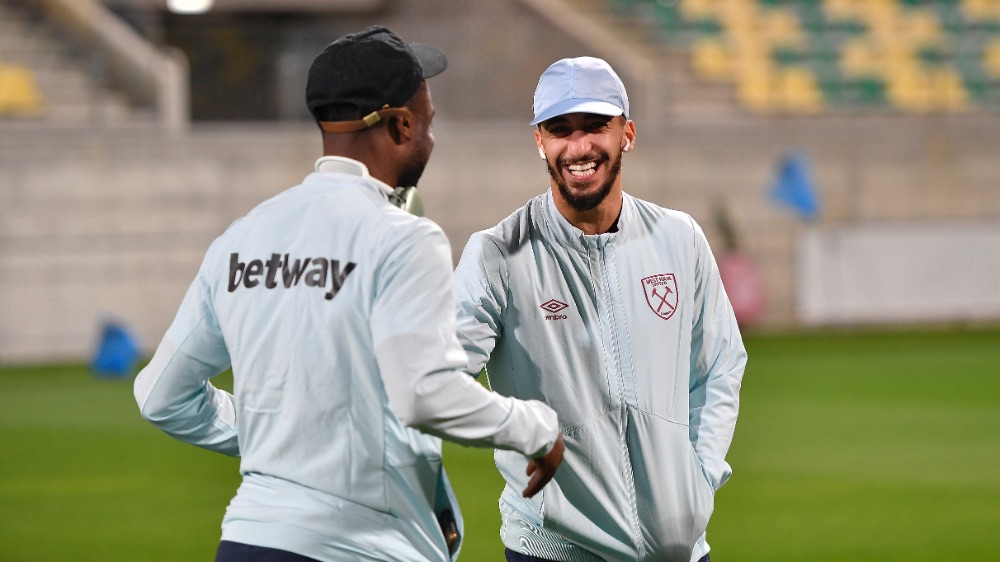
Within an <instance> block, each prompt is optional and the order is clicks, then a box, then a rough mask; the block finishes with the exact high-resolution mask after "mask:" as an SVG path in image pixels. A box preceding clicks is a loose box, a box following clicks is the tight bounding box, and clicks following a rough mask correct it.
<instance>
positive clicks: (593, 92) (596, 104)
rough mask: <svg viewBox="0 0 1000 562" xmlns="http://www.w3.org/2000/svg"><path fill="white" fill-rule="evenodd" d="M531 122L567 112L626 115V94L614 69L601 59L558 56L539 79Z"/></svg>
mask: <svg viewBox="0 0 1000 562" xmlns="http://www.w3.org/2000/svg"><path fill="white" fill-rule="evenodd" d="M534 110H535V119H534V120H533V121H532V122H531V124H532V125H537V124H539V123H541V122H542V121H546V120H548V119H552V118H553V117H557V116H559V115H565V114H567V113H596V114H598V115H610V116H618V115H624V116H625V118H626V119H628V94H626V93H625V85H624V84H622V81H621V79H620V78H618V75H617V74H615V71H614V69H612V68H611V65H609V64H608V63H607V62H605V61H604V60H602V59H598V58H594V57H577V58H573V59H561V60H558V61H556V62H554V63H552V65H551V66H549V67H548V68H547V69H545V72H543V73H542V76H541V77H540V78H539V79H538V86H537V87H536V88H535V101H534Z"/></svg>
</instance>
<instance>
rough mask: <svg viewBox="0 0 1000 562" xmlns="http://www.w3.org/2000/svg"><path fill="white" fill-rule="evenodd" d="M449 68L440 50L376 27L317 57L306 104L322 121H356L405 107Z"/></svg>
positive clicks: (346, 38)
mask: <svg viewBox="0 0 1000 562" xmlns="http://www.w3.org/2000/svg"><path fill="white" fill-rule="evenodd" d="M447 66H448V59H447V58H446V57H445V56H444V53H442V52H441V51H440V50H438V49H437V48H435V47H432V46H430V45H425V44H422V43H407V42H405V41H404V40H403V39H402V38H401V37H400V36H398V35H396V34H395V33H393V32H392V31H390V30H389V29H387V28H385V27H382V26H380V25H373V26H371V27H369V28H367V29H365V30H364V31H359V32H357V33H351V34H349V35H345V36H343V37H341V38H340V39H337V40H336V41H334V42H333V43H330V44H329V45H327V47H326V48H325V49H324V50H323V52H321V53H320V54H319V55H317V56H316V58H315V59H314V60H313V63H312V66H311V67H310V68H309V77H308V80H307V82H306V105H307V106H308V107H309V111H310V112H311V113H312V114H313V117H315V118H316V120H317V121H324V120H326V121H341V120H354V119H358V118H359V117H360V116H364V115H367V114H369V113H371V112H373V111H377V110H380V109H383V108H396V107H402V106H403V104H405V103H406V102H407V101H408V100H409V99H410V98H411V97H413V94H415V93H416V92H417V88H418V87H419V86H420V82H421V81H423V80H424V79H425V78H430V77H431V76H435V75H437V74H440V73H441V72H443V71H444V69H445V68H447ZM331 110H332V111H331Z"/></svg>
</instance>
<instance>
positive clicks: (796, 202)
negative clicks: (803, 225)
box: [771, 153, 819, 220]
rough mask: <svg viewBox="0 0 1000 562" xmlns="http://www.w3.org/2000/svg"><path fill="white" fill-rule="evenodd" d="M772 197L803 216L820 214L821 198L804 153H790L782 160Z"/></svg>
mask: <svg viewBox="0 0 1000 562" xmlns="http://www.w3.org/2000/svg"><path fill="white" fill-rule="evenodd" d="M771 198H772V199H774V200H775V201H777V202H778V203H781V204H783V205H786V206H788V207H791V208H792V209H793V210H794V211H796V212H798V214H799V215H801V216H802V218H804V219H806V220H813V219H815V218H817V217H818V216H819V198H818V196H817V194H816V190H815V188H814V187H813V185H812V180H811V179H810V177H809V160H808V159H807V158H806V157H805V156H804V155H802V154H796V153H792V154H788V155H786V156H785V158H784V159H783V160H782V161H781V166H780V169H779V170H778V178H777V181H776V182H775V184H774V188H773V189H771Z"/></svg>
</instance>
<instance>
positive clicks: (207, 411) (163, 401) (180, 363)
mask: <svg viewBox="0 0 1000 562" xmlns="http://www.w3.org/2000/svg"><path fill="white" fill-rule="evenodd" d="M229 366H230V358H229V353H228V351H227V350H226V345H225V342H224V341H223V339H222V332H221V330H220V329H219V325H218V322H217V321H216V318H215V314H214V312H213V310H212V306H211V299H210V296H209V292H208V288H207V287H206V286H205V284H204V282H203V280H202V278H201V275H200V274H199V277H198V278H196V279H195V280H194V282H193V283H192V284H191V286H190V288H188V291H187V294H186V295H185V297H184V301H183V302H182V303H181V306H180V309H179V310H178V312H177V316H176V317H175V318H174V321H173V324H171V326H170V328H169V329H168V330H167V333H166V334H165V335H164V336H163V340H162V341H161V342H160V345H159V347H158V348H157V349H156V353H154V354H153V358H152V360H150V362H149V364H148V365H146V367H145V368H144V369H142V371H140V372H139V374H138V376H137V377H136V379H135V386H134V391H135V400H136V402H137V403H138V405H139V411H140V412H141V414H142V417H143V418H145V419H147V420H149V421H150V422H152V423H153V424H154V425H156V426H157V427H159V428H160V429H162V430H163V431H165V432H166V433H168V434H169V435H171V436H173V437H175V438H177V439H179V440H181V441H184V442H186V443H190V444H192V445H197V446H199V447H203V448H205V449H209V450H212V451H217V452H220V453H224V454H227V455H231V456H239V452H240V449H239V442H238V439H237V435H236V407H235V404H234V402H233V396H232V394H230V393H228V392H225V391H223V390H220V389H218V388H216V387H214V386H213V385H212V383H211V382H209V379H211V378H212V377H214V376H216V375H218V374H219V373H221V372H222V371H224V370H226V369H227V368H229Z"/></svg>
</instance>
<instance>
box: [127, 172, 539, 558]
mask: <svg viewBox="0 0 1000 562" xmlns="http://www.w3.org/2000/svg"><path fill="white" fill-rule="evenodd" d="M388 191H390V190H389V188H388V186H386V185H385V184H382V183H381V182H379V181H378V180H375V179H374V178H372V177H370V176H369V175H368V171H367V169H366V168H365V167H364V165H362V164H361V163H360V162H356V161H353V160H348V159H344V158H337V157H325V158H321V159H320V160H319V162H317V173H314V174H311V175H309V176H308V177H306V179H305V181H304V182H303V183H302V184H301V185H299V186H296V187H293V188H291V189H289V190H287V191H285V192H283V193H281V194H279V195H277V196H275V197H273V198H272V199H270V200H268V201H265V202H264V203H262V204H260V205H259V206H257V207H256V208H255V209H254V210H252V211H251V212H250V213H249V214H247V215H246V216H245V217H243V218H242V219H240V220H238V221H236V222H235V223H233V224H232V225H231V226H230V227H229V229H228V230H227V231H226V232H225V233H224V234H223V235H222V236H220V237H219V238H218V239H216V240H215V242H214V243H213V244H212V245H211V247H210V248H209V250H208V252H207V254H206V256H205V259H204V262H203V263H202V265H201V268H200V270H199V271H198V275H197V278H196V279H195V280H194V282H193V283H192V284H191V287H190V289H189V290H188V292H187V295H186V296H185V298H184V301H183V303H182V304H181V307H180V310H179V311H178V313H177V316H176V318H175V319H174V322H173V324H172V325H171V326H170V328H169V329H168V331H167V333H166V335H165V336H164V338H163V341H162V342H161V344H160V346H159V348H158V349H157V350H156V353H155V355H154V356H153V358H152V360H151V361H150V363H149V365H148V366H147V367H146V368H145V369H143V370H142V372H140V373H139V375H138V377H137V379H136V381H135V396H136V400H137V402H138V404H139V407H140V409H141V412H142V415H143V417H145V418H146V419H148V420H150V421H152V422H153V423H154V424H156V425H157V426H159V427H160V428H161V429H163V430H164V431H166V432H167V433H169V434H170V435H172V436H174V437H176V438H178V439H180V440H182V441H186V442H188V443H192V444H194V445H198V446H200V447H204V448H206V449H210V450H213V451H218V452H222V453H226V454H229V455H234V456H235V455H239V456H240V457H241V460H240V472H241V474H242V476H243V481H242V484H241V485H240V487H239V490H238V491H237V493H236V496H235V497H234V498H233V500H232V502H231V503H230V504H229V507H228V509H227V511H226V515H225V518H224V520H223V523H222V538H223V539H225V540H231V541H237V542H242V543H248V544H253V545H259V546H266V547H272V548H279V549H283V550H288V551H292V552H297V553H300V554H303V555H305V556H308V557H311V558H315V559H317V560H329V561H341V560H349V561H356V560H380V561H381V560H397V561H411V560H412V561H417V560H419V561H427V560H430V561H445V560H448V559H449V558H450V557H449V555H448V552H447V548H446V544H445V540H444V538H443V535H442V532H441V530H440V528H439V525H438V523H437V520H436V517H435V513H439V512H441V511H442V510H444V509H446V508H448V507H450V508H452V509H453V511H454V513H455V515H456V517H457V519H458V521H459V524H461V514H460V513H459V511H458V506H457V504H455V499H454V496H453V494H452V492H451V488H450V485H449V484H448V480H447V477H446V475H445V473H444V470H443V468H442V466H441V442H440V439H439V438H438V437H446V438H448V439H451V440H454V441H457V442H459V443H463V444H466V445H476V446H495V447H499V448H501V449H505V450H511V451H512V454H513V455H516V456H520V457H521V459H522V464H523V465H524V466H522V467H521V470H522V471H523V470H524V468H525V466H527V460H526V458H525V457H524V456H522V455H529V456H538V455H540V454H544V453H545V452H547V451H549V450H550V449H551V447H552V445H553V444H554V442H555V440H556V437H557V436H558V424H557V421H556V416H555V414H554V413H553V412H552V410H551V409H550V408H549V407H547V406H545V405H544V404H541V403H538V402H534V403H529V402H522V401H519V400H514V399H512V398H507V397H503V396H500V395H498V394H495V393H491V392H489V391H487V390H486V389H484V388H483V387H482V385H480V384H479V383H477V382H476V381H475V380H474V379H473V378H472V377H470V376H469V375H468V374H467V373H464V372H462V371H461V369H462V368H464V367H465V362H466V360H465V359H466V356H465V353H464V352H463V351H462V348H461V346H460V345H459V343H458V341H457V339H456V337H455V329H454V328H455V325H454V322H455V320H454V304H455V303H454V293H453V291H452V266H451V252H450V249H449V245H448V241H447V239H446V238H445V236H444V234H443V232H442V231H441V229H440V228H439V227H438V226H437V225H436V224H434V223H433V222H431V221H430V220H427V219H422V218H417V217H414V216H412V215H408V214H406V213H405V212H403V211H401V210H399V209H397V208H395V207H393V206H392V205H391V204H390V203H389V202H388V201H387V200H386V193H387V192H388ZM230 365H231V366H232V370H233V379H234V392H233V394H229V393H228V392H224V391H222V390H219V389H217V388H215V387H214V386H213V385H212V384H211V383H210V382H209V379H210V378H212V377H214V376H215V375H217V374H218V373H220V372H221V371H223V370H225V369H226V368H227V367H229V366H230ZM418 430H420V431H418ZM428 434H432V435H436V436H437V437H434V436H432V435H428Z"/></svg>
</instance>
